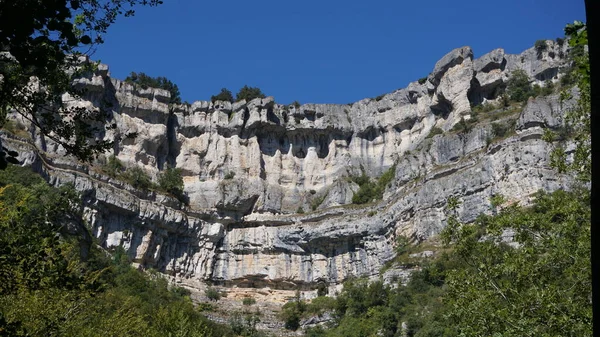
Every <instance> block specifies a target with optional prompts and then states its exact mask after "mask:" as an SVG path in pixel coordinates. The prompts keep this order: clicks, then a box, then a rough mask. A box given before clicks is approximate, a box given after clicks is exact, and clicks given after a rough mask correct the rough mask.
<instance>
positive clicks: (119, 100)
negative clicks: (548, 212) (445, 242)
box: [3, 41, 567, 288]
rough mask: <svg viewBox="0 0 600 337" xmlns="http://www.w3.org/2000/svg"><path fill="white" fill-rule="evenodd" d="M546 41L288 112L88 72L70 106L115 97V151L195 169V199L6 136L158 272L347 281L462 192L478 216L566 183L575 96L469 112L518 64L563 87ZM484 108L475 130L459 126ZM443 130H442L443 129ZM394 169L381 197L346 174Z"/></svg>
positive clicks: (36, 138) (110, 133)
mask: <svg viewBox="0 0 600 337" xmlns="http://www.w3.org/2000/svg"><path fill="white" fill-rule="evenodd" d="M547 44H548V48H547V49H546V50H545V51H543V52H542V53H538V52H537V51H536V50H534V48H531V49H528V50H526V51H525V52H523V53H521V54H520V55H511V54H506V53H505V52H504V51H503V50H502V49H497V50H494V51H492V52H490V53H488V54H485V55H483V56H481V57H479V58H477V59H473V52H472V50H471V49H470V48H469V47H463V48H458V49H456V50H453V51H452V52H450V53H448V54H447V55H446V56H444V57H443V58H442V59H440V61H438V62H437V63H436V64H435V67H434V69H433V71H432V72H431V74H429V76H428V77H427V78H426V80H424V81H419V82H412V83H410V84H409V85H408V86H407V87H406V88H404V89H400V90H397V91H395V92H392V93H389V94H386V95H383V96H382V97H378V98H377V99H369V98H367V99H363V100H361V101H359V102H356V103H354V104H351V105H334V104H303V105H301V106H299V107H297V106H286V105H281V104H278V103H276V102H275V101H274V99H273V98H272V97H268V98H265V99H255V100H252V101H250V102H245V101H241V102H236V103H233V104H232V103H229V102H220V101H217V102H206V101H198V102H194V103H193V104H191V105H178V106H170V105H168V101H169V94H168V92H166V91H164V90H160V89H152V88H149V89H140V88H135V87H133V86H132V85H129V84H127V83H124V82H122V81H119V80H117V79H113V78H111V77H110V76H109V73H108V68H107V67H106V66H101V67H99V70H98V72H97V73H96V74H93V75H90V76H89V77H87V78H81V79H80V80H79V85H81V86H83V87H85V88H86V89H87V90H88V92H87V94H86V97H85V100H78V101H75V102H73V103H71V104H77V105H82V106H87V107H90V108H94V107H95V106H98V105H99V104H101V102H105V101H109V102H111V104H112V115H111V117H110V118H111V120H110V122H109V123H110V124H113V123H114V124H115V125H116V128H115V129H111V130H107V131H106V134H105V136H106V137H108V138H109V139H114V140H116V142H115V148H114V154H115V155H116V156H117V157H118V158H119V159H120V160H121V161H122V162H123V163H125V165H126V166H129V167H131V166H134V165H138V166H141V167H143V168H144V169H145V170H146V171H147V172H148V173H149V174H150V175H151V176H153V177H154V178H155V177H156V175H157V174H158V172H159V171H161V170H163V169H164V168H165V167H166V165H167V163H168V164H170V165H173V166H175V167H177V168H181V169H182V172H183V176H184V181H185V192H186V193H187V195H188V197H189V201H190V202H189V206H185V205H182V204H181V203H180V202H178V201H177V200H175V199H173V198H171V197H169V196H164V195H160V194H157V193H154V192H143V191H138V190H135V189H133V188H132V187H131V186H129V185H127V184H125V183H123V182H121V181H119V180H116V179H111V178H110V177H108V176H106V175H105V174H103V173H102V171H101V170H99V169H98V167H99V166H100V165H101V161H102V160H100V162H99V163H97V165H95V166H92V167H90V166H86V165H82V164H80V163H76V162H74V161H73V160H72V159H71V158H69V157H64V156H63V154H64V152H63V151H62V150H61V148H60V147H57V146H55V145H54V144H53V143H52V142H51V141H49V140H47V139H44V137H43V136H40V135H38V134H36V133H35V130H31V131H30V134H31V137H32V140H31V141H28V140H27V139H24V138H19V137H15V136H11V135H9V134H7V133H4V136H5V138H4V140H3V145H5V146H8V147H11V148H14V149H16V150H18V151H19V153H20V159H21V160H23V162H24V163H26V164H30V165H33V166H34V167H35V168H36V169H38V170H39V171H40V172H43V173H44V174H46V176H47V177H48V180H49V181H50V182H52V183H54V184H65V183H73V184H74V185H75V186H76V188H77V189H78V190H79V191H80V192H81V194H82V197H83V201H84V207H85V214H86V220H87V221H88V225H89V226H90V228H91V230H92V233H93V234H94V235H95V236H96V237H97V238H98V239H99V241H100V243H101V244H102V245H104V246H105V247H114V246H118V245H122V246H123V247H125V248H126V249H127V251H128V253H129V254H130V256H132V257H133V258H134V261H135V262H136V263H139V264H140V265H142V266H144V267H148V268H150V267H152V268H156V269H158V270H160V271H162V272H164V273H167V274H170V275H172V276H173V277H175V278H176V279H178V280H180V281H182V282H184V283H186V284H188V285H194V284H195V283H196V282H199V281H211V282H216V283H220V284H224V285H238V286H248V287H253V286H264V285H268V286H270V287H274V288H293V287H297V286H303V287H305V288H310V287H313V286H314V285H315V284H316V283H318V282H326V283H330V284H336V283H339V282H341V281H343V280H344V279H346V278H347V277H349V276H352V275H376V274H377V273H378V272H379V270H380V268H381V267H382V265H383V264H384V263H385V262H386V261H388V260H389V259H391V258H392V257H393V255H394V252H393V244H394V241H395V237H396V236H397V235H406V236H409V237H412V238H413V239H415V240H423V239H425V238H427V237H429V236H431V235H434V234H436V233H438V232H439V231H440V230H441V229H442V228H443V227H444V226H445V224H446V216H445V214H444V206H445V204H446V201H447V199H448V198H449V197H450V196H455V197H457V198H459V200H461V202H462V203H461V206H460V208H459V210H458V211H459V215H460V217H461V218H462V220H464V221H470V220H473V219H474V218H475V217H476V216H477V215H478V214H480V213H481V212H489V211H490V209H491V208H490V202H489V198H490V197H491V196H492V195H494V194H502V195H504V196H505V197H506V198H507V200H509V202H515V201H520V202H527V200H528V198H529V196H530V195H531V194H532V193H534V192H536V191H537V190H539V189H544V190H555V189H557V188H560V187H562V186H564V184H565V181H566V180H565V179H566V178H564V177H560V176H558V175H557V174H556V173H555V172H554V171H553V170H551V169H550V167H549V158H548V157H549V156H548V152H549V146H550V145H548V144H547V143H546V142H544V141H543V140H541V136H542V134H543V132H544V128H559V127H560V126H561V125H562V123H563V122H562V115H563V112H564V111H565V109H566V108H567V106H566V105H564V104H562V105H561V104H559V101H558V97H555V96H549V97H545V98H537V99H532V100H530V101H529V102H528V103H527V104H526V106H525V107H524V109H520V108H519V107H512V108H511V109H513V110H511V111H504V112H498V111H496V112H493V113H492V112H489V113H479V115H478V116H475V115H474V113H473V111H472V108H471V106H473V105H476V104H480V103H482V102H488V101H492V102H493V101H497V100H498V99H499V97H498V96H499V93H500V92H501V91H502V89H503V88H504V87H505V86H506V82H507V80H508V78H509V77H510V74H511V72H512V71H513V70H515V69H519V68H520V69H524V70H525V72H526V73H527V74H528V76H530V79H531V80H532V81H534V82H535V83H539V84H540V85H542V86H543V85H544V82H545V81H546V80H551V81H554V82H557V81H558V78H559V76H560V73H559V70H560V68H561V67H565V66H566V63H567V62H566V60H565V59H564V58H563V57H562V55H565V54H566V51H567V46H566V45H564V46H563V45H561V46H559V45H557V44H555V43H554V42H553V41H547ZM521 110H522V111H521ZM511 113H512V115H511ZM474 118H477V119H478V122H477V123H472V127H470V128H469V129H466V130H465V129H463V130H462V131H461V132H457V131H456V129H454V130H452V128H453V127H454V126H455V125H456V124H457V123H459V122H460V121H461V120H462V119H464V120H467V121H468V120H469V119H471V120H473V119H474ZM492 121H494V123H496V124H498V125H500V124H503V125H508V126H510V123H511V121H514V123H515V124H514V132H512V133H511V132H509V133H508V134H506V135H504V137H496V136H497V135H495V134H494V133H493V130H492V129H493V125H492ZM433 128H436V130H437V129H441V130H443V131H444V132H443V133H441V134H437V135H435V136H433V137H429V136H430V135H433V133H432V130H433ZM131 135H135V137H131ZM128 136H129V137H128ZM30 142H32V143H35V144H36V145H37V147H38V148H40V149H42V150H43V151H42V152H40V153H38V152H36V151H32V147H31V144H30ZM394 165H395V166H394ZM390 167H394V168H395V178H394V179H393V180H392V182H391V183H390V184H388V186H386V189H385V193H384V198H383V200H380V201H377V202H375V203H372V204H369V205H367V206H356V205H350V204H351V200H352V195H353V193H354V192H356V191H357V189H358V185H356V184H355V183H354V182H352V181H351V179H348V177H350V176H356V175H360V174H361V173H362V172H365V173H366V174H367V175H369V176H371V177H377V176H379V175H380V174H382V173H383V172H385V171H386V170H388V169H389V168H390ZM313 208H314V210H312V209H313ZM299 209H302V210H305V211H307V213H304V214H297V213H296V212H297V211H298V210H299Z"/></svg>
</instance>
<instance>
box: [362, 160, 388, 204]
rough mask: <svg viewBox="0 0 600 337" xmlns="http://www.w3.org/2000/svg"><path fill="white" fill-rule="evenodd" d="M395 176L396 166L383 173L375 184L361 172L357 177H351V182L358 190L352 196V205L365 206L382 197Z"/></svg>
mask: <svg viewBox="0 0 600 337" xmlns="http://www.w3.org/2000/svg"><path fill="white" fill-rule="evenodd" d="M395 176H396V165H393V166H392V167H390V168H389V169H388V170H387V171H385V172H384V173H383V174H382V175H381V176H380V177H379V179H377V182H376V183H375V184H372V183H371V182H370V179H369V177H368V176H367V175H366V174H365V173H364V172H363V173H362V175H360V176H358V177H352V181H354V182H355V183H356V184H358V186H359V189H358V191H356V193H355V194H354V195H353V196H352V203H353V204H366V203H369V202H372V201H373V200H379V199H381V198H382V197H383V192H384V191H385V189H386V188H387V187H388V185H389V184H390V183H391V182H392V180H393V179H394V177H395Z"/></svg>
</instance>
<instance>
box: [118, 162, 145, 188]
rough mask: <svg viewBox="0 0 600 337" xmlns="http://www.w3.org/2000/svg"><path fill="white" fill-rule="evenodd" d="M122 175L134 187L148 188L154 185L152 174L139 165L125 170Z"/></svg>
mask: <svg viewBox="0 0 600 337" xmlns="http://www.w3.org/2000/svg"><path fill="white" fill-rule="evenodd" d="M121 177H122V178H123V180H125V182H127V183H129V184H130V185H131V186H133V187H134V188H138V189H141V190H148V189H150V188H151V187H152V180H150V176H148V174H147V173H146V171H144V169H142V168H141V167H139V166H134V167H131V168H128V169H126V170H125V172H124V173H123V174H121Z"/></svg>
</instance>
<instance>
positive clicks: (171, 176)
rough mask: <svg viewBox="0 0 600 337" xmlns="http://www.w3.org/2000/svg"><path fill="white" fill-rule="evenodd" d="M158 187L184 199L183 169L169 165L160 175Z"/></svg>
mask: <svg viewBox="0 0 600 337" xmlns="http://www.w3.org/2000/svg"><path fill="white" fill-rule="evenodd" d="M158 187H159V189H160V190H161V191H163V192H166V193H170V194H172V195H174V196H175V197H177V198H178V199H180V200H182V198H183V197H184V194H183V178H182V177H181V169H178V168H174V167H167V169H165V170H164V171H162V172H161V173H160V174H159V175H158Z"/></svg>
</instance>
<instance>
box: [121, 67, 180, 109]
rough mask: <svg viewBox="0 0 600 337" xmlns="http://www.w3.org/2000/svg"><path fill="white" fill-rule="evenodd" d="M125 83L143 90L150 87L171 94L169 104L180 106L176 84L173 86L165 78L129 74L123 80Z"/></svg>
mask: <svg viewBox="0 0 600 337" xmlns="http://www.w3.org/2000/svg"><path fill="white" fill-rule="evenodd" d="M125 82H127V83H131V84H135V85H139V86H140V87H142V88H143V89H147V88H148V87H151V88H159V89H164V90H167V91H168V92H169V93H170V94H171V100H170V101H169V103H174V104H181V94H180V92H179V88H178V87H177V84H174V83H173V82H171V81H170V80H168V79H167V78H166V77H162V76H159V77H150V76H148V75H146V74H144V73H135V72H131V74H129V76H127V78H125Z"/></svg>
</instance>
